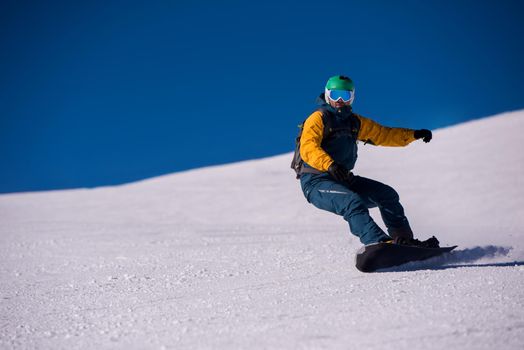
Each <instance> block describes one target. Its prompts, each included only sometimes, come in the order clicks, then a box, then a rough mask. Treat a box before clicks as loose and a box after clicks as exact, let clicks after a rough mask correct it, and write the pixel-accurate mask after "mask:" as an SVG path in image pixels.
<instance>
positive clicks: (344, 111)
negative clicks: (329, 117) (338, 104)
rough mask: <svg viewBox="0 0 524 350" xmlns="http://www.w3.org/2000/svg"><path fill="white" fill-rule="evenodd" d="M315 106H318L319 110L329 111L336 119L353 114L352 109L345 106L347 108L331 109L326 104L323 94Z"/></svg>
mask: <svg viewBox="0 0 524 350" xmlns="http://www.w3.org/2000/svg"><path fill="white" fill-rule="evenodd" d="M315 102H316V103H317V105H319V106H320V107H321V108H325V109H327V110H328V111H330V112H331V113H333V114H334V115H336V116H337V117H342V118H345V117H348V116H350V115H351V114H353V109H352V107H351V106H347V107H343V108H333V107H331V105H330V104H329V103H327V102H326V98H325V95H324V93H321V94H320V95H319V96H318V97H317V99H316V101H315Z"/></svg>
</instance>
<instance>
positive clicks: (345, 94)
mask: <svg viewBox="0 0 524 350" xmlns="http://www.w3.org/2000/svg"><path fill="white" fill-rule="evenodd" d="M353 94H354V92H353V91H348V90H329V98H330V99H331V100H332V101H338V100H340V99H342V101H344V102H349V101H351V100H352V99H353Z"/></svg>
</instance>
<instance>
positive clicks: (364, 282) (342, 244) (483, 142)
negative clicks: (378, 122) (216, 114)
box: [0, 111, 524, 349]
mask: <svg viewBox="0 0 524 350" xmlns="http://www.w3.org/2000/svg"><path fill="white" fill-rule="evenodd" d="M523 131H524V111H517V112H512V113H506V114H503V115H499V116H496V117H492V118H487V119H483V120H478V121H474V122H470V123H466V124H461V125H458V126H454V127H451V128H446V129H442V130H438V131H436V132H435V137H434V140H433V141H432V142H431V143H430V144H423V143H422V142H417V143H414V144H412V145H410V146H409V147H407V148H400V149H393V148H376V147H373V146H363V145H361V146H360V159H359V162H358V163H357V168H356V169H355V173H357V174H359V175H362V176H368V177H371V178H374V179H377V180H380V181H383V182H386V183H388V184H390V185H392V186H393V187H395V188H396V189H397V190H398V191H399V193H400V194H401V200H402V203H403V205H404V207H405V209H406V212H407V215H408V217H409V218H410V221H411V223H412V226H413V228H414V230H415V232H416V233H417V235H418V236H419V237H420V238H427V237H429V236H431V235H433V234H435V235H437V236H438V237H439V239H440V240H441V243H443V244H458V245H459V248H457V251H456V252H454V254H452V255H450V256H448V257H446V258H440V259H436V261H435V260H433V261H430V262H423V263H417V264H410V265H408V266H404V267H402V268H397V269H392V270H390V271H387V272H382V273H376V274H363V273H360V272H358V271H357V270H356V269H355V268H354V253H355V251H356V250H357V249H358V248H359V246H360V244H359V242H358V240H357V239H356V238H355V237H353V236H352V235H350V234H349V232H348V228H347V225H346V223H345V222H344V221H343V220H342V219H341V218H339V217H337V216H335V215H333V214H330V213H327V212H322V211H320V210H318V209H316V208H314V207H313V206H311V205H309V204H308V203H306V201H305V199H304V198H303V196H302V193H301V191H300V189H299V184H298V182H297V181H296V180H295V179H294V176H293V174H292V170H291V169H289V162H290V158H291V155H290V154H285V155H282V156H277V157H272V158H267V159H261V160H254V161H248V162H242V163H236V164H230V165H225V166H219V167H210V168H205V169H199V170H194V171H188V172H183V173H177V174H173V175H169V176H163V177H159V178H154V179H150V180H147V181H142V182H139V183H133V184H129V185H124V186H119V187H107V188H97V189H91V190H86V189H79V190H70V191H56V192H42V193H26V194H10V195H2V196H0V278H1V284H0V348H1V349H33V348H35V349H77V348H78V349H91V348H98V349H109V348H111V349H127V348H131V349H146V348H147V349H268V348H270V349H322V348H326V349H494V348H500V349H522V348H524V241H523V238H524V232H523V229H522V227H523V226H524V225H523V224H524V209H523V208H524V199H523V198H524V196H523V194H524V186H523V180H522V174H523V173H524V154H523V152H522V145H521V143H522V142H519V141H520V140H521V138H522V132H523ZM373 215H374V216H375V217H376V218H377V219H378V216H377V213H376V212H373Z"/></svg>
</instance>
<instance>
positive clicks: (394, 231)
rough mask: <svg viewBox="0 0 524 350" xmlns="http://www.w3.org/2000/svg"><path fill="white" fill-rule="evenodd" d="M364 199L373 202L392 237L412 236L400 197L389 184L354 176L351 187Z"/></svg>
mask: <svg viewBox="0 0 524 350" xmlns="http://www.w3.org/2000/svg"><path fill="white" fill-rule="evenodd" d="M351 188H352V189H353V190H354V191H355V192H357V193H358V194H359V195H361V196H362V197H363V198H364V199H365V200H366V201H369V202H371V203H373V204H375V205H376V206H377V207H378V208H379V210H380V214H381V216H382V220H384V224H385V225H386V227H387V228H388V233H389V235H390V236H391V237H392V238H396V237H403V238H413V232H412V231H411V227H410V226H409V221H408V219H407V218H406V215H405V214H404V208H403V207H402V205H401V204H400V198H399V195H398V193H397V191H395V190H394V189H393V188H392V187H391V186H388V185H386V184H383V183H381V182H378V181H375V180H371V179H368V178H365V177H361V176H355V179H354V182H353V183H352V187H351Z"/></svg>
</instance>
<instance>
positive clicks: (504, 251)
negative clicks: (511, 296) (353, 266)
mask: <svg viewBox="0 0 524 350" xmlns="http://www.w3.org/2000/svg"><path fill="white" fill-rule="evenodd" d="M511 249H512V248H511V247H500V246H493V245H489V246H484V247H473V248H466V249H462V250H455V251H452V252H450V253H445V254H443V255H440V256H437V257H434V258H431V259H428V260H424V261H413V262H409V263H407V264H403V265H400V266H395V267H392V268H388V269H382V270H380V271H379V272H403V271H416V270H446V269H456V268H460V267H509V266H524V261H512V262H493V263H489V262H488V263H477V264H472V262H474V261H478V260H480V259H492V258H496V257H501V256H507V255H508V254H509V252H510V251H511Z"/></svg>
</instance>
